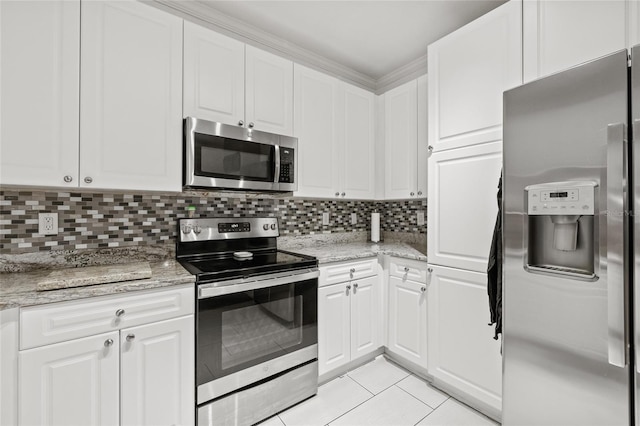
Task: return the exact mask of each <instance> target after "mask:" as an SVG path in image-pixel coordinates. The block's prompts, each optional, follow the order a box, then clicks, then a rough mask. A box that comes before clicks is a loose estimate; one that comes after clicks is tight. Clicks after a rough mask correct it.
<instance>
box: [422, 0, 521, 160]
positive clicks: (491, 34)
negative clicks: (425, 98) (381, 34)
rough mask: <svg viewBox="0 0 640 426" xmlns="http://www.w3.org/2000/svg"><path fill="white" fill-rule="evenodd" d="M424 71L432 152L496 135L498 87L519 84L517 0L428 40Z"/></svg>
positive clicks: (498, 137)
mask: <svg viewBox="0 0 640 426" xmlns="http://www.w3.org/2000/svg"><path fill="white" fill-rule="evenodd" d="M428 70H429V72H428V75H429V144H430V145H431V146H432V147H433V150H434V152H437V151H442V150H446V149H452V148H460V147H463V146H468V145H474V144H479V143H485V142H492V141H499V140H502V92H504V91H505V90H507V89H510V88H512V87H515V86H518V85H520V84H522V2H521V1H519V0H511V1H509V2H507V3H506V4H504V5H502V6H500V7H498V8H496V9H494V10H492V11H490V12H489V13H487V14H485V15H483V16H481V17H480V18H478V19H476V20H475V21H473V22H471V23H469V24H467V25H465V26H464V27H462V28H460V29H458V30H456V31H454V32H453V33H451V34H449V35H447V36H445V37H443V38H442V39H440V40H438V41H436V42H435V43H433V44H431V45H429V50H428Z"/></svg>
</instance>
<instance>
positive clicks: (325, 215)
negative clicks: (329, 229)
mask: <svg viewBox="0 0 640 426" xmlns="http://www.w3.org/2000/svg"><path fill="white" fill-rule="evenodd" d="M322 224H323V225H328V224H329V213H322Z"/></svg>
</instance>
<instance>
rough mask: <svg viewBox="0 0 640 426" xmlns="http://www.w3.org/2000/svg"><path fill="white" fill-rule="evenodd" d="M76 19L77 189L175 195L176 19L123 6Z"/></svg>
mask: <svg viewBox="0 0 640 426" xmlns="http://www.w3.org/2000/svg"><path fill="white" fill-rule="evenodd" d="M81 13H82V15H81V22H82V30H81V40H82V43H81V44H80V45H81V52H80V62H81V64H80V70H81V79H80V147H81V149H80V175H79V178H80V186H83V187H90V188H105V189H106V188H110V189H116V188H117V189H136V190H166V191H180V190H181V188H182V179H181V167H182V162H181V160H180V159H181V158H182V146H181V144H180V143H179V141H180V140H182V114H181V106H182V90H181V88H182V19H180V18H178V17H176V16H173V15H170V14H168V13H165V12H163V11H161V10H158V9H156V8H153V7H150V6H148V5H145V4H143V3H140V2H137V1H131V0H128V1H118V2H111V1H88V2H84V3H83V4H82V12H81ZM141 160H142V161H141Z"/></svg>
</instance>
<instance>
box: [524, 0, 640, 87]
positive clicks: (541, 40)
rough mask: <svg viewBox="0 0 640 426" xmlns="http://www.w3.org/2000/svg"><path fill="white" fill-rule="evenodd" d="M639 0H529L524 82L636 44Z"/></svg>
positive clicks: (525, 18) (526, 12) (525, 14)
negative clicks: (634, 36) (637, 0)
mask: <svg viewBox="0 0 640 426" xmlns="http://www.w3.org/2000/svg"><path fill="white" fill-rule="evenodd" d="M636 3H637V2H636V1H632V0H626V1H625V0H609V1H586V0H585V1H549V0H525V1H524V3H523V22H524V28H523V32H524V39H523V43H524V81H525V82H528V81H531V80H535V79H537V78H540V77H543V76H546V75H549V74H553V73H555V72H558V71H561V70H564V69H566V68H569V67H572V66H574V65H578V64H580V63H582V62H585V61H589V60H592V59H596V58H598V57H600V56H603V55H606V54H608V53H612V52H614V51H616V50H619V49H624V48H626V47H631V46H633V44H634V42H633V34H634V32H635V33H636V34H637V23H638V13H637V5H636ZM632 5H633V7H632ZM634 8H636V10H635V12H636V13H635V15H634V14H633V12H634V10H633V9H634ZM628 14H629V17H628V18H627V16H628ZM634 16H635V21H634V19H633V17H634ZM634 30H635V31H634ZM636 42H637V39H636Z"/></svg>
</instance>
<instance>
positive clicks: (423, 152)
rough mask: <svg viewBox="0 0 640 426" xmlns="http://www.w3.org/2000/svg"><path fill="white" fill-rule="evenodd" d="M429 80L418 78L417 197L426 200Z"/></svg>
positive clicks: (424, 76)
mask: <svg viewBox="0 0 640 426" xmlns="http://www.w3.org/2000/svg"><path fill="white" fill-rule="evenodd" d="M428 85H429V79H428V76H427V75H426V74H425V75H423V76H421V77H418V110H417V112H418V144H417V147H416V158H417V167H418V172H417V175H418V182H417V185H416V196H417V197H418V198H424V197H426V196H427V190H428V186H427V183H428V177H429V176H428V175H429V174H428V172H427V167H428V159H429V125H428V123H429V114H428V105H429V100H428V97H429V90H428Z"/></svg>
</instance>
